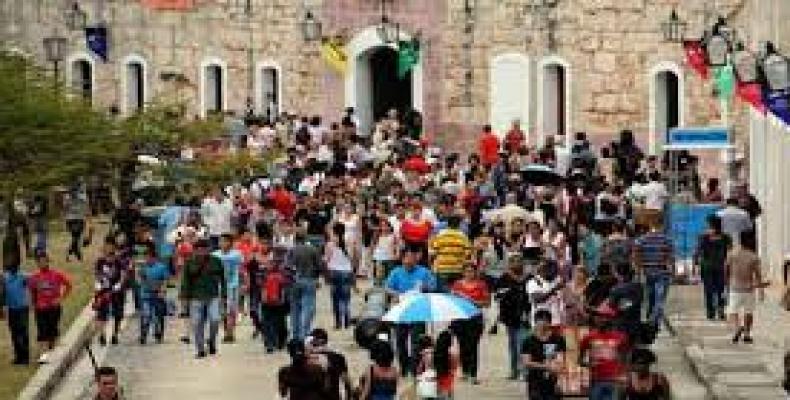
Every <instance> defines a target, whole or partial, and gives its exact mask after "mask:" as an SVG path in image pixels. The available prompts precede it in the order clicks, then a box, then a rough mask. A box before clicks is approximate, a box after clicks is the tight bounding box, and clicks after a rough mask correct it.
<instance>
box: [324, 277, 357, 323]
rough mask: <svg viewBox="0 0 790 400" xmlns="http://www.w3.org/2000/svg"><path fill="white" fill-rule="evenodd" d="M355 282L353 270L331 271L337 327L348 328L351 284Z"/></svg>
mask: <svg viewBox="0 0 790 400" xmlns="http://www.w3.org/2000/svg"><path fill="white" fill-rule="evenodd" d="M353 283H354V276H353V272H341V271H329V284H330V285H331V286H332V293H331V294H332V312H333V313H334V315H335V328H347V327H348V325H349V322H350V319H351V285H352V284H353Z"/></svg>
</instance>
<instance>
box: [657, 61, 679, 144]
mask: <svg viewBox="0 0 790 400" xmlns="http://www.w3.org/2000/svg"><path fill="white" fill-rule="evenodd" d="M652 95H653V98H652V99H651V102H652V104H653V105H654V106H653V112H652V121H651V125H652V127H653V129H652V132H653V136H654V137H653V141H652V142H653V143H652V145H651V150H653V151H654V152H655V151H660V148H661V146H662V145H663V144H664V141H665V140H666V137H667V133H668V132H669V130H670V129H672V128H676V127H678V126H680V125H681V104H680V102H681V92H680V79H679V77H678V74H677V73H675V72H674V71H671V70H662V71H658V72H657V73H655V74H654V75H653V94H652Z"/></svg>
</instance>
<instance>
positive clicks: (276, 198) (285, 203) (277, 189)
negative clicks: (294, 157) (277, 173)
mask: <svg viewBox="0 0 790 400" xmlns="http://www.w3.org/2000/svg"><path fill="white" fill-rule="evenodd" d="M268 197H269V200H271V202H272V205H273V206H274V209H275V210H277V212H278V213H279V214H280V216H281V217H282V218H283V219H285V220H289V221H290V220H291V218H293V216H294V213H295V212H296V200H295V199H294V195H293V194H292V193H291V192H289V191H288V189H286V188H285V187H284V186H283V184H282V182H279V181H278V182H275V184H274V189H272V191H271V192H270V193H269V196H268Z"/></svg>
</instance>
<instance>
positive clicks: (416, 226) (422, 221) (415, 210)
mask: <svg viewBox="0 0 790 400" xmlns="http://www.w3.org/2000/svg"><path fill="white" fill-rule="evenodd" d="M423 214H424V213H423V210H422V204H420V203H419V202H417V201H415V202H414V204H412V209H411V211H410V212H409V213H408V214H407V216H406V218H405V219H404V220H403V222H401V225H400V235H401V238H403V243H404V245H405V246H406V247H408V248H412V249H420V253H421V254H422V257H421V259H420V262H421V263H425V262H427V261H428V259H427V255H428V239H430V237H431V233H432V232H433V223H431V221H430V220H428V218H425V216H424V215H423Z"/></svg>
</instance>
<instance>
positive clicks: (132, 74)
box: [124, 60, 146, 114]
mask: <svg viewBox="0 0 790 400" xmlns="http://www.w3.org/2000/svg"><path fill="white" fill-rule="evenodd" d="M124 69H125V71H124V73H125V74H126V77H125V79H126V85H125V90H126V93H125V97H126V112H127V113H130V114H131V113H135V112H137V111H140V110H142V109H143V108H144V107H145V96H146V93H145V90H146V87H145V66H144V65H143V63H142V62H140V61H138V60H133V61H129V62H127V63H126V65H125V68H124Z"/></svg>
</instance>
